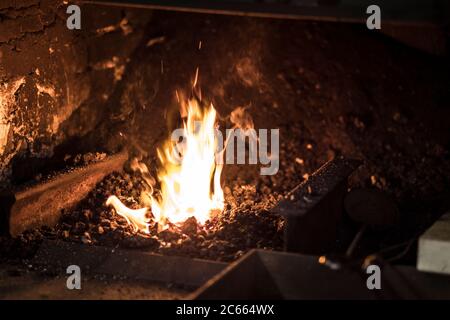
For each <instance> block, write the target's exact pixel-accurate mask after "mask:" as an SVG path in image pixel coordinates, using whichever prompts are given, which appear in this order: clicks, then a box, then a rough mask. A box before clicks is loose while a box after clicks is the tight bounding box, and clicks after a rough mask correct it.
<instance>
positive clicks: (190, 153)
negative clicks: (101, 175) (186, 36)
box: [106, 73, 224, 233]
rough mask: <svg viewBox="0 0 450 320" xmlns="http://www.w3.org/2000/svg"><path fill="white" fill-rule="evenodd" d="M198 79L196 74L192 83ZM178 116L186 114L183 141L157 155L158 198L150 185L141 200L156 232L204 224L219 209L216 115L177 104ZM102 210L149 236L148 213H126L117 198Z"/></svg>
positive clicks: (211, 109) (195, 106)
mask: <svg viewBox="0 0 450 320" xmlns="http://www.w3.org/2000/svg"><path fill="white" fill-rule="evenodd" d="M197 77H198V73H196V77H195V83H196V82H197ZM181 110H182V111H183V110H184V111H187V119H186V120H185V121H184V122H183V128H182V129H179V130H181V132H180V135H181V136H182V137H183V138H182V141H181V142H175V141H173V140H172V139H169V140H167V141H166V142H165V143H164V145H163V147H162V149H158V150H157V154H158V157H159V160H160V161H161V167H160V169H159V170H158V180H159V182H160V185H161V190H160V193H159V194H154V193H153V188H152V185H149V188H148V191H146V193H145V194H144V195H143V197H141V198H143V199H144V202H145V203H146V206H147V207H150V208H151V213H152V214H153V219H154V221H155V222H158V224H159V226H164V225H166V223H167V221H169V222H171V223H175V224H176V223H181V222H184V221H185V220H186V219H188V218H190V217H195V218H196V220H197V221H198V222H199V223H201V224H203V223H205V222H206V221H207V220H208V219H209V218H211V216H212V214H213V213H214V212H215V211H219V210H220V211H221V210H222V209H223V208H224V195H223V190H222V187H221V185H220V176H221V173H222V167H223V164H222V162H220V163H216V157H217V155H216V151H217V148H218V141H217V139H216V135H215V130H216V110H215V109H214V106H213V105H212V104H211V105H210V106H209V107H208V108H204V109H202V108H201V106H200V105H199V102H198V101H197V100H196V99H190V100H188V101H187V102H184V103H182V108H181ZM220 155H221V153H220ZM135 167H138V168H139V171H140V172H141V173H143V172H144V173H148V170H147V168H146V167H145V165H144V164H140V165H139V166H135ZM147 180H148V179H146V181H147ZM147 183H149V182H148V181H147ZM106 204H107V205H112V206H113V207H114V208H115V210H116V212H117V213H118V214H119V215H121V216H123V217H125V219H127V221H128V223H129V224H131V225H132V226H133V227H134V228H135V230H140V231H142V232H145V233H148V226H149V219H148V218H147V208H142V209H137V210H132V209H129V208H127V207H126V206H125V205H124V204H123V203H121V202H120V200H119V199H118V198H117V197H116V196H111V197H109V198H108V200H107V202H106Z"/></svg>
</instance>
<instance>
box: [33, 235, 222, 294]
mask: <svg viewBox="0 0 450 320" xmlns="http://www.w3.org/2000/svg"><path fill="white" fill-rule="evenodd" d="M32 264H33V265H35V266H38V267H41V268H42V267H43V268H45V269H47V272H48V271H49V270H51V271H54V272H58V273H64V274H65V273H66V269H67V267H68V266H69V265H78V266H79V267H80V268H81V271H82V272H85V273H89V274H96V275H108V276H116V277H125V278H131V279H134V280H145V281H152V282H159V283H165V284H169V283H170V284H176V285H182V286H186V287H190V288H197V287H200V286H201V285H203V284H204V283H205V282H206V281H207V280H208V279H210V278H211V277H213V276H214V275H216V274H217V273H219V272H220V271H222V270H223V269H224V268H226V267H227V266H228V264H227V263H224V262H217V261H211V260H204V259H194V258H188V257H180V256H164V255H160V254H156V253H151V252H147V251H142V250H129V249H120V248H119V249H117V248H108V247H100V246H92V245H85V244H80V243H71V242H66V241H61V240H44V242H43V243H42V244H41V246H40V247H39V249H38V251H37V253H36V255H35V256H34V258H33V260H32Z"/></svg>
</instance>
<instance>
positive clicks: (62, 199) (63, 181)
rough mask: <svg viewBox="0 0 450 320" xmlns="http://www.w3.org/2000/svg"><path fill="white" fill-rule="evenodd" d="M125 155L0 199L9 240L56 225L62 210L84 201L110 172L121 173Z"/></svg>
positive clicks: (64, 174)
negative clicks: (41, 227)
mask: <svg viewBox="0 0 450 320" xmlns="http://www.w3.org/2000/svg"><path fill="white" fill-rule="evenodd" d="M127 159H128V153H127V152H121V153H119V154H117V155H114V156H111V157H108V158H107V159H106V160H103V161H101V162H97V163H93V164H90V165H88V166H86V167H83V168H80V169H75V170H74V171H71V172H68V173H63V174H59V175H57V176H56V177H54V178H52V179H51V180H49V181H46V182H43V183H40V184H37V185H35V186H32V187H30V188H27V189H25V190H22V191H18V192H15V193H11V194H10V195H5V196H3V197H0V204H1V206H2V208H3V213H2V214H3V215H4V216H3V220H5V217H6V220H7V228H8V231H9V233H10V234H11V236H13V237H16V236H18V235H20V234H21V233H22V232H24V231H25V230H29V229H32V228H37V227H40V226H44V225H45V226H53V225H55V224H56V223H57V222H58V220H59V218H60V216H61V212H62V211H63V210H67V209H70V208H71V207H73V206H74V205H76V204H77V203H78V202H79V201H80V200H81V199H83V198H84V197H85V196H86V195H87V194H88V193H89V191H90V190H92V189H93V188H94V187H95V185H96V184H97V183H98V182H100V181H101V180H102V179H103V178H104V177H105V176H106V175H108V174H110V173H111V172H113V171H121V170H122V168H123V165H124V163H125V161H126V160H127Z"/></svg>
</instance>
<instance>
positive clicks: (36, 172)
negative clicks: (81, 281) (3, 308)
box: [0, 0, 450, 298]
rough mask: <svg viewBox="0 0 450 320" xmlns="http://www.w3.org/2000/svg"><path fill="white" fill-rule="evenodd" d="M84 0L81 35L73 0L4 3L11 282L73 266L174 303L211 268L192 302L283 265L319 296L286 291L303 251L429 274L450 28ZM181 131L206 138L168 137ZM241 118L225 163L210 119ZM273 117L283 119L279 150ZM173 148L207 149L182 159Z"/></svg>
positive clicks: (1, 49) (2, 139)
mask: <svg viewBox="0 0 450 320" xmlns="http://www.w3.org/2000/svg"><path fill="white" fill-rule="evenodd" d="M319 2H320V1H319ZM79 5H80V7H81V11H82V17H83V24H82V28H81V30H69V29H68V28H67V26H66V17H67V13H66V11H65V10H66V7H67V4H65V3H64V2H62V1H58V0H50V1H41V0H30V1H27V5H22V4H20V3H19V2H17V1H6V2H5V3H4V4H3V3H2V4H0V182H1V188H0V206H1V207H0V215H1V216H0V288H1V286H2V282H1V281H2V275H3V273H2V272H3V269H4V270H10V269H9V268H10V267H11V266H12V267H11V268H12V269H14V270H16V269H17V270H20V271H17V272H18V273H19V274H23V273H26V272H28V271H29V272H31V273H33V276H32V277H34V276H36V277H39V276H41V275H43V276H44V277H53V276H54V275H57V274H61V272H62V273H64V271H65V270H64V268H65V267H66V265H68V264H75V265H81V266H82V267H83V268H84V269H88V270H89V272H88V274H89V277H90V280H89V281H91V280H92V281H93V283H97V281H100V280H99V278H98V277H100V278H101V277H102V276H103V275H104V276H105V277H107V278H108V279H110V277H116V276H117V277H118V278H117V279H119V280H120V281H124V282H123V283H122V282H121V283H120V285H119V286H121V285H124V286H125V287H127V286H128V288H132V287H133V286H132V285H131V284H130V283H131V282H130V283H127V281H128V280H127V279H134V280H136V279H143V280H145V281H150V282H152V283H158V284H157V285H155V287H154V292H161V294H162V295H163V296H164V297H168V298H180V297H186V296H187V295H188V294H192V292H193V290H195V289H198V288H199V287H201V286H202V285H203V284H204V283H205V282H206V281H207V280H208V279H211V278H213V280H214V281H212V282H209V285H208V286H206V287H205V288H203V289H201V290H200V291H197V292H196V293H194V294H192V295H190V296H189V297H194V298H198V297H202V294H203V293H206V295H205V297H209V296H208V294H211V296H216V295H217V294H218V292H219V293H220V291H221V288H226V289H227V290H226V292H229V293H230V294H231V295H232V294H234V293H233V292H234V291H233V290H232V289H233V288H230V287H228V286H229V282H227V279H232V281H236V282H239V281H240V279H241V278H240V277H242V276H243V275H242V274H241V271H239V270H244V271H245V272H248V273H250V274H251V271H252V268H253V267H254V268H255V270H256V269H258V270H257V272H255V278H253V276H252V277H248V279H246V280H249V279H250V280H249V281H247V282H246V283H245V285H246V288H247V289H248V291H245V294H247V292H257V291H258V290H259V289H258V286H257V285H256V286H255V282H258V281H259V280H257V277H262V278H264V277H265V276H266V275H267V272H268V271H267V270H269V269H270V270H269V271H270V277H268V278H267V279H265V280H268V282H267V283H269V285H270V286H271V290H272V291H273V292H272V291H271V292H269V291H270V290H269V289H268V291H267V292H261V294H262V296H264V295H265V294H267V295H269V296H276V297H290V296H294V297H299V296H303V295H299V292H294V294H292V295H291V293H289V292H290V291H289V292H288V293H286V292H287V291H286V292H282V290H281V289H280V288H278V287H276V285H279V284H280V283H282V284H283V285H286V288H288V290H291V284H292V285H293V284H294V283H295V284H297V283H300V282H295V281H292V283H291V281H290V278H289V277H292V278H294V277H295V275H293V274H294V273H295V272H292V270H287V271H286V272H287V273H286V274H289V276H286V277H285V278H283V277H279V274H277V272H279V273H283V272H284V271H283V270H286V269H283V267H282V266H283V265H284V264H288V263H285V262H286V261H293V262H295V264H293V265H299V266H300V265H302V266H304V265H307V266H308V268H309V267H310V266H311V268H314V267H316V266H317V265H318V266H319V269H320V268H322V269H324V268H325V269H326V268H328V267H329V265H326V263H328V262H330V261H331V262H330V263H331V265H333V267H335V266H336V265H339V266H341V267H342V270H343V269H345V268H347V267H348V268H353V269H354V268H357V269H358V268H359V269H361V268H362V266H363V261H365V259H366V258H367V257H372V256H373V257H377V259H379V260H377V261H383V263H385V266H386V269H384V270H391V271H392V270H394V271H396V272H397V271H398V272H400V273H402V274H412V275H414V276H417V274H416V273H415V272H416V270H413V271H411V269H408V268H413V267H412V266H413V265H414V264H415V259H416V253H415V249H416V248H415V247H416V244H417V239H418V237H419V236H420V234H421V233H423V232H424V231H425V230H426V229H427V228H428V227H429V226H430V225H431V224H432V223H433V222H434V221H435V220H436V219H437V218H438V217H439V216H441V215H442V214H443V213H444V212H446V211H448V210H449V208H450V205H449V190H450V175H449V172H450V161H448V160H449V146H450V143H449V141H450V136H449V132H450V131H449V130H448V119H449V116H450V113H449V108H448V104H449V103H450V95H449V92H448V88H449V87H450V76H449V75H450V64H449V53H448V48H447V47H446V41H447V42H448V27H447V29H445V28H443V29H442V28H441V27H440V26H439V27H438V26H434V25H432V26H430V25H428V24H422V23H421V22H420V21H419V22H420V23H419V22H416V21H414V23H412V22H410V21H406V22H405V21H403V20H402V23H401V24H400V25H398V24H397V23H393V24H390V22H392V21H386V23H385V24H383V29H382V30H381V31H379V32H378V31H374V30H368V29H367V28H366V27H365V25H363V24H344V23H337V22H334V23H333V22H330V21H335V20H336V19H337V18H339V17H336V16H334V17H331V18H330V17H328V18H327V15H328V14H329V13H328V12H330V11H328V9H327V10H325V11H323V12H322V11H321V12H319V13H320V14H317V15H315V16H314V17H313V18H314V20H318V21H321V22H318V21H315V22H312V21H305V20H303V18H304V17H303V16H302V17H300V16H298V13H297V11H295V10H294V11H292V12H289V11H284V10H281V11H279V10H278V9H277V10H275V11H273V12H269V11H268V12H266V11H265V10H266V9H264V10H263V11H261V10H255V11H251V10H250V12H249V11H245V10H248V9H246V8H247V7H246V5H244V6H243V7H242V8H241V7H240V6H238V7H239V8H241V9H239V10H244V11H245V12H246V13H249V14H250V15H253V17H250V16H235V15H232V14H231V13H239V15H241V14H242V13H243V12H242V11H239V10H235V9H236V8H235V7H233V8H232V9H233V10H231V9H230V10H229V11H228V10H225V9H224V8H221V7H220V8H219V7H215V9H214V10H215V11H214V10H213V11H211V8H210V9H207V8H203V9H202V8H197V7H195V6H194V8H192V7H191V6H188V7H186V8H185V7H183V8H180V7H177V8H175V9H176V10H164V11H160V10H156V9H161V8H158V6H157V7H154V6H153V7H151V8H152V9H149V8H150V7H146V6H142V7H133V6H125V5H123V4H116V5H110V4H99V3H88V2H84V1H81V2H80V3H79ZM327 6H331V4H327ZM155 8H156V9H155ZM230 8H231V7H230ZM264 8H268V7H264ZM320 8H321V6H318V8H316V9H320ZM327 8H328V7H327ZM153 9H155V10H153ZM164 9H168V8H164ZM169 9H173V8H169ZM316 9H314V10H316ZM179 10H181V11H183V12H179ZM205 10H206V12H207V13H205ZM223 10H225V11H226V12H223ZM314 10H312V11H310V12H315V11H314ZM184 11H188V12H184ZM197 11H198V12H197ZM319 11H320V10H319ZM338 11H339V12H344V11H345V10H344V11H341V10H338ZM195 12H196V13H195ZM288 12H289V14H288ZM427 12H428V11H427ZM212 13H215V14H212ZM217 13H227V15H221V14H217ZM230 14H231V15H230ZM310 14H312V13H310ZM349 14H350V15H349V16H347V17H346V19H349V20H351V21H353V22H355V20H354V19H353V14H354V12H353V11H352V12H349ZM286 15H287V16H286ZM263 17H264V18H263ZM269 17H271V18H269ZM274 17H275V18H277V19H272V18H274ZM386 17H390V18H392V17H395V16H392V17H391V16H390V15H389V13H387V15H386ZM417 17H419V18H420V17H421V15H418V16H417ZM278 18H281V19H278ZM282 18H289V19H282ZM292 18H295V19H292ZM300 18H301V19H300ZM341 18H342V17H341ZM323 20H325V21H323ZM358 21H359V20H358ZM394 22H398V21H394ZM427 23H428V21H427ZM384 26H386V27H384ZM410 28H412V29H410ZM405 30H406V31H405ZM411 30H413V31H411ZM405 32H406V33H407V34H408V35H410V34H414V37H413V36H408V37H402V36H401V35H402V34H403V33H405ZM431 34H432V35H433V37H431V36H430V37H429V35H431ZM393 36H395V37H396V38H392V37H393ZM413 38H414V39H413ZM430 39H431V40H430ZM433 39H434V40H435V41H434V40H433ZM397 40H399V41H397ZM411 44H414V45H413V47H411V46H409V45H411ZM349 48H352V50H349ZM423 50H424V51H423ZM196 121H197V122H200V125H199V126H198V127H197V124H196ZM179 128H182V129H183V130H184V133H186V132H187V133H188V136H189V137H190V138H192V139H191V140H190V141H191V142H192V141H194V142H193V143H192V144H191V145H190V146H189V144H185V145H183V147H182V148H180V149H177V148H176V147H173V146H172V145H171V144H170V143H169V142H173V141H170V139H169V138H170V137H171V134H172V133H173V132H174V130H176V129H179ZM227 129H233V130H234V129H241V130H244V132H246V135H245V139H246V140H245V139H243V141H245V142H244V143H243V149H244V150H245V152H246V154H245V157H242V158H243V159H244V161H240V162H244V163H237V162H238V161H236V160H237V159H238V158H239V156H238V155H233V156H235V157H234V158H233V157H232V158H233V159H232V160H234V162H233V163H225V164H223V163H219V162H217V158H218V157H217V154H219V155H220V156H221V157H223V158H224V159H225V158H226V156H225V152H224V154H221V153H220V152H217V153H216V147H217V146H216V143H217V139H216V138H217V137H216V136H215V135H213V134H212V133H213V132H214V133H216V131H218V132H220V133H226V132H227V131H226V130H227ZM260 129H263V130H267V132H271V130H273V131H276V132H277V133H279V135H278V136H277V139H279V141H277V139H275V138H274V139H272V140H271V138H272V137H273V136H270V134H269V135H268V137H269V138H268V140H269V141H270V143H267V145H266V147H267V148H266V149H267V150H269V151H270V152H267V153H266V154H263V155H261V150H262V151H266V150H264V149H263V148H262V147H261V146H262V145H264V143H263V141H262V138H261V136H260V135H258V136H256V138H255V134H256V133H258V134H259V133H260V132H261V131H259V130H260ZM251 130H255V131H251ZM199 132H200V133H199ZM252 132H253V133H255V134H253V133H252ZM224 136H225V137H228V136H227V135H226V134H225V135H224ZM205 137H206V138H205ZM233 138H234V137H233ZM201 139H203V140H201ZM208 139H209V140H208ZM205 141H208V143H209V142H211V141H213V142H211V144H208V143H205ZM228 141H229V140H228V139H227V138H225V139H224V142H225V143H224V145H225V148H224V151H226V147H227V146H228V144H227V142H228ZM233 141H234V140H233ZM236 141H237V140H236ZM276 142H279V143H278V144H277V143H276ZM217 144H218V143H217ZM175 145H177V144H175ZM205 145H206V146H207V147H205ZM193 146H194V147H193ZM255 146H256V147H255ZM275 146H276V147H277V148H278V147H279V149H277V148H275ZM177 147H178V145H177ZM233 147H234V145H233ZM236 148H238V146H237V143H236ZM255 148H256V149H255ZM205 149H206V151H205ZM254 149H255V150H258V153H256V154H255V155H257V156H255V157H254V158H252V156H251V152H252V150H253V151H254ZM173 150H176V151H177V155H178V156H180V157H181V158H182V159H183V156H185V155H186V154H189V155H192V154H194V157H192V158H190V162H189V163H188V164H186V165H185V167H184V171H183V170H179V167H183V162H182V161H181V165H179V166H177V165H178V164H177V165H173V163H170V162H169V161H168V159H170V158H171V156H170V155H173V153H172V151H173ZM192 150H195V152H192ZM272 151H273V154H272ZM189 152H191V153H189ZM264 156H265V157H264ZM185 158H189V157H187V156H186V157H185ZM211 159H212V160H213V161H210V160H211ZM255 159H256V160H258V161H255ZM261 159H266V160H268V161H270V164H269V165H271V164H276V166H275V167H276V171H275V174H268V175H263V174H261V172H262V170H261V169H262V168H266V169H267V168H268V166H269V165H268V164H267V162H268V161H266V162H265V163H263V162H262V161H259V160H261ZM254 162H257V164H254ZM222 165H223V166H222ZM174 167H175V169H174ZM183 172H191V173H192V172H193V174H190V175H183V174H182V173H183ZM205 172H206V174H204V173H205ZM180 176H183V178H184V179H181V178H180V179H179V177H180ZM186 177H187V178H186ZM167 181H169V182H167ZM174 181H175V182H174ZM205 186H206V187H205ZM183 187H184V190H185V193H184V195H186V194H188V195H189V196H187V197H186V196H185V197H183V194H181V193H182V192H181V191H180V190H182V189H183ZM197 189H198V190H200V189H201V190H202V193H203V197H197V195H198V194H199V193H200V191H198V192H197ZM186 190H187V191H189V192H186ZM205 190H206V191H205ZM355 190H358V192H356V191H355ZM180 194H181V195H180ZM174 195H175V196H174ZM172 196H173V198H171V197H172ZM372 196H373V198H371V197H372ZM369 198H370V199H369ZM111 199H112V200H111ZM168 199H169V200H173V201H168ZM367 199H369V200H370V201H366V200H367ZM374 199H375V200H374ZM377 199H381V200H382V201H377ZM348 202H352V203H350V204H354V205H346V206H344V204H348ZM174 203H175V204H177V205H178V206H176V205H174ZM186 203H187V204H186ZM205 203H206V205H205ZM374 203H375V204H374ZM368 206H370V208H368ZM174 207H175V208H174ZM180 208H181V209H180ZM204 208H206V209H207V210H203V209H204ZM178 209H180V210H178ZM169 211H170V212H169ZM180 211H182V212H181V214H180ZM380 212H382V213H380ZM390 213H392V214H391V216H388V215H389V214H390ZM177 214H178V216H177ZM368 215H371V216H370V217H369V216H368ZM180 216H181V217H182V218H179V217H180ZM387 216H388V217H387ZM393 216H395V217H393ZM355 217H357V218H355ZM178 218H179V219H178ZM384 218H386V219H384ZM382 220H383V221H382ZM384 220H386V221H388V220H389V223H385V221H384ZM371 221H377V222H378V221H381V222H380V223H370V222H371ZM432 242H433V239H430V243H432ZM431 247H432V246H431ZM427 248H428V247H427ZM254 250H256V251H254ZM268 251H284V252H282V253H281V252H273V253H268ZM67 252H70V253H71V254H70V255H69V254H67V255H66V253H67ZM427 254H429V252H425V253H424V254H422V256H424V257H427ZM304 255H309V256H304ZM255 257H256V258H255ZM330 257H331V258H330ZM334 259H335V260H334ZM249 261H250V262H249ZM279 261H282V263H279ZM305 261H306V262H305ZM336 261H337V262H336ZM335 262H336V263H335ZM338 262H339V263H338ZM390 263H401V264H407V265H409V267H408V268H399V269H397V268H396V267H394V268H391V266H390ZM3 265H4V266H5V267H4V268H3V267H2V266H3ZM147 265H148V266H149V267H148V268H147V269H146V266H147ZM249 266H250V267H249ZM16 267H17V268H16ZM2 268H3V269H2ZM183 268H189V272H184V270H183ZM240 268H243V269H240ZM12 269H11V270H12ZM266 269H267V270H266ZM322 269H321V270H322ZM337 269H339V268H337ZM353 269H352V270H353ZM359 269H358V272H359V271H360V270H359ZM430 269H431V270H433V268H432V267H430ZM25 270H26V271H25ZM167 270H168V271H167ZM339 270H341V269H339ZM342 270H341V271H342ZM361 270H362V269H361ZM364 270H365V269H364ZM399 270H400V271H399ZM302 271H303V270H302ZM353 271H354V270H353ZM311 272H312V271H311ZM321 272H322V271H321ZM333 272H334V271H333ZM339 272H340V271H336V273H332V274H331V273H330V277H335V276H336V274H339ZM12 273H13V274H15V273H14V272H12ZM116 273H117V274H116ZM326 274H327V276H328V271H326ZM393 274H394V273H393ZM8 275H9V271H8V272H6V271H5V278H8ZM301 276H302V277H305V278H306V279H309V275H308V274H307V273H305V274H302V275H301ZM122 277H124V278H123V279H122ZM302 277H300V276H298V277H297V278H295V279H296V280H299V279H303V278H302ZM389 277H391V274H390V275H389ZM392 277H393V278H392V279H394V278H395V276H392ZM418 278H420V279H422V278H421V276H418ZM8 279H9V278H8ZM117 279H116V278H114V281H115V280H117ZM224 279H225V280H224ZM330 279H331V278H330ZM389 279H391V278H389ZM338 280H339V281H336V283H338V284H339V285H338V288H337V289H339V286H341V283H343V282H342V281H344V280H345V278H339V279H338ZM341 280H342V281H341ZM24 281H25V280H24ZM26 281H35V278H33V280H30V279H28V278H27V279H26ZM130 281H131V280H130ZM280 281H281V282H280ZM314 281H315V280H314ZM421 281H422V280H421ZM424 281H425V280H424ZM426 281H428V279H426ZM426 281H425V282H426ZM430 281H431V280H430ZM344 282H345V281H344ZM261 283H262V282H261ZM161 284H162V285H163V287H162V288H161V287H160V285H161ZM152 285H153V284H152ZM5 286H9V284H7V285H5ZM215 286H218V287H215ZM94 287H95V285H94ZM137 287H138V288H139V286H137ZM152 288H153V287H152ZM155 288H156V289H155ZM217 288H219V289H217ZM349 288H350V287H349ZM358 288H359V289H358V290H360V289H361V288H360V286H359V287H358ZM172 289H173V291H171V290H172ZM247 289H246V290H247ZM279 289H280V290H279ZM362 289H363V290H365V288H362ZM152 290H153V289H152ZM159 290H161V291H159ZM217 290H218V291H217ZM168 291H170V292H168ZM338 291H339V290H338ZM350 291H351V290H350ZM137 292H141V291H139V290H138V291H137ZM243 292H244V291H243ZM241 293H242V292H241ZM97 294H98V293H95V294H94V296H95V295H97ZM242 294H244V293H242ZM245 294H244V295H245ZM272 294H273V295H272ZM320 294H322V293H320ZM0 296H1V292H0ZM12 296H14V295H12ZM305 296H308V295H305ZM370 296H372V295H370ZM392 296H394V295H393V294H392V295H389V297H392ZM399 296H400V295H399ZM401 296H402V297H403V296H409V295H401ZM5 297H8V294H6V295H5Z"/></svg>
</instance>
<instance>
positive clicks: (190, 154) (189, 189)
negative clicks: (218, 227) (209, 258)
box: [151, 99, 224, 224]
mask: <svg viewBox="0 0 450 320" xmlns="http://www.w3.org/2000/svg"><path fill="white" fill-rule="evenodd" d="M215 123H216V110H215V109H214V107H213V105H212V104H211V105H210V107H209V108H207V109H206V110H202V109H201V107H200V106H199V104H198V102H197V100H194V99H191V100H189V101H188V103H187V120H186V121H185V122H184V124H183V129H182V130H183V144H177V145H175V146H174V144H173V142H171V141H169V142H166V144H165V146H164V147H163V149H162V150H160V149H158V156H159V158H160V160H161V163H162V167H161V170H160V171H159V173H158V179H159V181H160V183H161V195H160V196H158V197H156V196H154V195H151V209H152V213H153V215H154V217H155V219H156V220H157V221H163V220H164V219H167V220H169V221H170V222H172V223H179V222H183V221H185V220H186V219H188V218H190V217H192V216H193V217H195V218H196V220H197V221H198V222H199V223H202V224H203V223H205V222H206V220H208V219H209V218H210V217H211V214H212V213H213V212H214V211H215V210H222V209H223V207H224V196H223V191H222V188H221V185H220V175H221V172H222V167H223V164H216V161H215V160H216V150H217V141H216V136H215ZM180 149H181V150H180ZM178 153H180V154H181V158H180V159H177V154H178ZM211 183H212V184H213V188H211Z"/></svg>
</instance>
